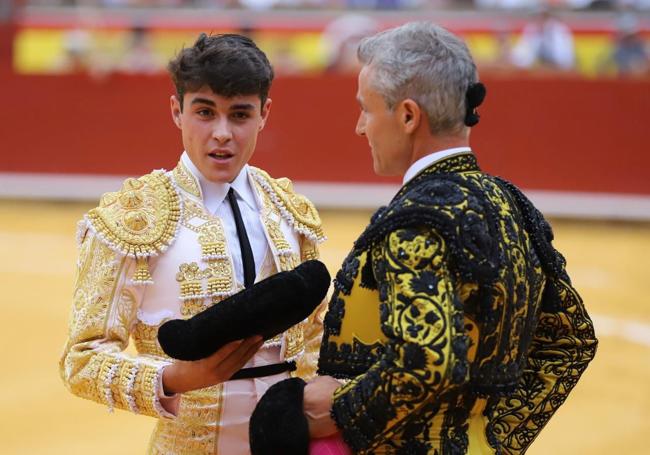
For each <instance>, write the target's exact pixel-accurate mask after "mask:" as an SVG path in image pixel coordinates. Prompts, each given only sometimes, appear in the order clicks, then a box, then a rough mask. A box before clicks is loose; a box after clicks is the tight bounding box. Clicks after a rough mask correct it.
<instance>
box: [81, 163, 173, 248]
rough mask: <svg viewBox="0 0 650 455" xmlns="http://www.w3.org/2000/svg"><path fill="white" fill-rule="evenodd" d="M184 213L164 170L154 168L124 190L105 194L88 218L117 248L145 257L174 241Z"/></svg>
mask: <svg viewBox="0 0 650 455" xmlns="http://www.w3.org/2000/svg"><path fill="white" fill-rule="evenodd" d="M134 207H137V210H134ZM180 213H181V202H180V199H179V196H178V194H177V193H176V190H175V189H174V186H173V184H172V182H171V180H170V179H169V177H167V175H166V174H165V172H164V171H154V172H152V173H151V174H148V175H145V176H142V177H140V178H139V179H127V180H126V181H125V182H124V185H123V188H122V190H121V191H120V192H118V193H109V194H106V195H104V196H103V197H102V200H101V203H100V206H99V207H96V208H94V209H92V210H90V211H89V212H88V214H87V215H86V220H87V221H88V223H89V225H90V227H91V228H92V229H93V230H94V231H95V232H96V233H97V234H98V235H99V236H100V238H102V240H104V241H105V242H106V243H107V244H108V245H110V246H111V248H113V249H114V250H116V251H119V252H120V253H122V254H124V255H129V256H136V255H137V256H142V257H144V256H152V255H156V254H159V253H161V252H162V251H164V250H165V249H166V248H167V247H168V246H169V245H170V244H171V243H172V242H173V241H174V238H175V236H176V230H177V226H178V222H179V219H180Z"/></svg>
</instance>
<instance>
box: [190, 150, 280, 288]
mask: <svg viewBox="0 0 650 455" xmlns="http://www.w3.org/2000/svg"><path fill="white" fill-rule="evenodd" d="M181 159H182V160H183V164H185V166H187V167H188V169H190V171H191V172H192V174H194V175H195V176H196V177H197V178H198V180H199V185H200V186H201V193H202V196H203V204H204V205H205V207H206V209H208V211H209V212H210V213H212V214H214V215H216V216H218V217H219V218H220V219H221V222H222V223H223V227H224V229H225V231H226V238H227V242H228V245H229V246H231V248H230V255H231V256H232V259H233V263H234V266H235V274H236V278H237V281H238V282H240V283H243V282H244V264H243V261H242V257H241V247H240V246H239V237H238V236H237V226H236V225H235V217H234V215H233V213H232V209H231V208H230V203H229V202H228V197H227V196H228V191H229V190H230V187H232V188H233V189H234V190H235V195H236V196H237V204H238V205H239V211H240V212H241V216H242V219H243V220H244V225H245V226H246V234H247V235H248V240H249V242H250V244H251V249H252V250H253V257H254V258H255V278H256V281H257V277H258V275H259V272H260V268H261V267H262V263H263V262H264V259H265V258H266V255H267V253H268V251H269V244H268V242H267V240H266V235H265V234H264V228H263V227H262V222H261V221H260V207H259V206H258V202H257V198H256V197H255V194H254V193H253V189H252V188H251V184H250V181H249V175H248V164H246V165H244V167H243V168H242V170H241V171H240V172H239V175H237V177H236V178H235V180H233V181H232V183H215V182H211V181H209V180H208V179H206V178H205V176H204V175H203V174H202V173H201V171H199V169H198V168H197V167H196V166H195V165H194V163H193V162H192V160H191V159H190V157H189V156H188V155H187V152H184V153H183V155H182V156H181Z"/></svg>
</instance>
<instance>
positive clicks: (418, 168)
mask: <svg viewBox="0 0 650 455" xmlns="http://www.w3.org/2000/svg"><path fill="white" fill-rule="evenodd" d="M467 152H470V153H471V152H472V149H471V148H470V147H454V148H451V149H445V150H440V151H438V152H433V153H430V154H428V155H426V156H423V157H422V158H420V159H419V160H417V161H416V162H415V163H413V164H411V166H410V167H409V168H408V169H407V170H406V173H405V174H404V178H403V180H402V185H405V184H406V182H408V181H409V180H411V179H412V178H413V177H415V176H416V175H418V174H419V173H420V172H422V171H423V170H424V169H426V168H428V167H429V166H431V165H432V164H433V163H437V162H438V161H440V160H442V159H443V158H447V157H448V156H451V155H457V154H461V153H467Z"/></svg>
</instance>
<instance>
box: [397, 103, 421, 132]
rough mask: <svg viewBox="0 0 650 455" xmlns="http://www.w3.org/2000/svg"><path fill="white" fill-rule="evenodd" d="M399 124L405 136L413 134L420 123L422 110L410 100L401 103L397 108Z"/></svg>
mask: <svg viewBox="0 0 650 455" xmlns="http://www.w3.org/2000/svg"><path fill="white" fill-rule="evenodd" d="M398 109H399V111H398V114H399V119H400V123H401V124H402V127H403V128H404V132H405V133H406V134H412V133H414V132H415V131H416V130H417V129H418V127H419V126H420V122H422V109H420V106H419V105H418V103H416V102H415V101H413V100H412V99H410V98H407V99H405V100H404V101H402V102H401V103H400V104H399V106H398Z"/></svg>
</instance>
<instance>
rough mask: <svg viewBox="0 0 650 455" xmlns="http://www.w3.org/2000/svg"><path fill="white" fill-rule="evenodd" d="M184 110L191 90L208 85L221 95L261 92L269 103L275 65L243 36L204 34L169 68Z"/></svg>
mask: <svg viewBox="0 0 650 455" xmlns="http://www.w3.org/2000/svg"><path fill="white" fill-rule="evenodd" d="M167 69H168V70H169V73H170V75H171V77H172V81H173V82H174V85H175V86H176V93H177V95H178V100H179V101H180V104H181V110H182V109H183V96H184V95H185V93H187V92H192V91H197V90H200V89H201V88H202V87H204V86H208V87H210V88H211V89H212V91H213V92H214V93H216V94H217V95H221V96H224V97H227V98H230V97H233V96H237V95H259V97H260V100H261V101H262V106H264V103H265V102H266V99H267V98H268V95H269V90H270V88H271V82H272V81H273V68H272V67H271V64H270V63H269V60H268V59H267V58H266V55H265V54H264V52H262V51H261V50H260V49H259V48H258V47H257V46H256V45H255V43H254V42H253V41H252V40H251V39H250V38H247V37H245V36H242V35H235V34H224V35H213V36H208V35H206V34H205V33H202V34H201V35H200V36H199V38H198V39H197V40H196V42H195V43H194V45H193V46H192V47H189V48H184V49H183V50H181V51H180V52H179V53H178V55H177V56H176V57H175V58H174V59H173V60H171V61H170V62H169V65H168V67H167Z"/></svg>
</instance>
